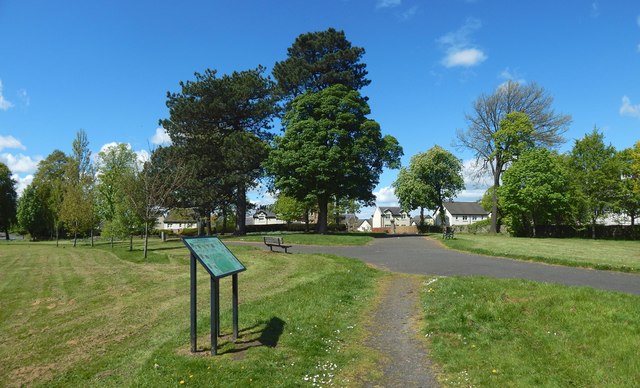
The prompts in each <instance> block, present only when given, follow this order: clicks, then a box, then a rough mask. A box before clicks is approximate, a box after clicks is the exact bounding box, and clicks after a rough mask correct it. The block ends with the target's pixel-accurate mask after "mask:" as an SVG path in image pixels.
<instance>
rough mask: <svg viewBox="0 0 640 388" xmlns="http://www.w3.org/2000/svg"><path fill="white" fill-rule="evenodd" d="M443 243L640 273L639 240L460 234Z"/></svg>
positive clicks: (502, 254)
mask: <svg viewBox="0 0 640 388" xmlns="http://www.w3.org/2000/svg"><path fill="white" fill-rule="evenodd" d="M442 242H443V243H444V244H445V245H446V246H448V247H449V248H453V249H459V250H463V251H468V252H473V253H479V254H484V255H490V256H499V257H510V258H514V259H524V260H534V261H541V262H546V263H550V264H561V265H568V266H574V267H587V268H595V269H607V270H617V271H626V272H640V241H612V240H583V239H556V238H516V237H508V236H491V235H481V234H476V235H474V234H465V233H460V234H456V238H455V239H453V240H442Z"/></svg>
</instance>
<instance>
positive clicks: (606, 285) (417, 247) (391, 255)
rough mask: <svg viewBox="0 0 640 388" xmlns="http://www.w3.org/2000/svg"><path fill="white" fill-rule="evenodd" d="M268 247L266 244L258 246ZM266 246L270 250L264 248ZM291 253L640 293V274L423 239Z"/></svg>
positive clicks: (427, 271)
mask: <svg viewBox="0 0 640 388" xmlns="http://www.w3.org/2000/svg"><path fill="white" fill-rule="evenodd" d="M259 245H262V246H263V247H264V244H259ZM265 248H266V247H265ZM289 252H291V253H298V252H305V253H329V254H335V255H340V256H346V257H352V258H356V259H360V260H362V261H365V262H367V263H371V264H373V265H376V266H379V267H383V268H386V269H389V270H390V271H394V272H402V273H410V274H427V275H442V276H454V275H462V276H470V275H480V276H489V277H495V278H518V279H528V280H534V281H540V282H550V283H560V284H565V285H570V286H588V287H593V288H600V289H604V290H611V291H622V292H626V293H631V294H638V295H640V275H637V274H627V273H622V272H614V271H598V270H591V269H582V268H574V267H564V266H558V265H548V264H542V263H534V262H526V261H519V260H511V259H502V258H494V257H488V256H481V255H474V254H467V253H461V252H458V251H454V250H449V249H445V248H443V247H442V245H441V244H440V243H439V242H438V241H437V240H431V239H428V238H425V237H422V236H398V237H386V238H377V239H375V240H374V241H373V242H372V243H371V244H368V245H365V246H355V247H326V246H311V245H294V246H293V247H292V248H290V249H289Z"/></svg>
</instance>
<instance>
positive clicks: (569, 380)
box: [422, 277, 640, 387]
mask: <svg viewBox="0 0 640 388" xmlns="http://www.w3.org/2000/svg"><path fill="white" fill-rule="evenodd" d="M422 302H423V307H424V310H425V318H424V329H423V330H424V332H423V333H424V335H425V336H426V337H428V341H429V342H430V344H431V357H432V359H433V360H434V361H435V362H436V363H437V364H438V365H439V366H440V368H441V370H442V372H443V373H442V376H441V378H442V381H443V383H444V384H445V385H446V386H467V387H470V386H490V387H538V386H544V387H568V386H577V387H638V386H640V357H638V349H640V297H638V296H635V295H626V294H621V293H615V292H605V291H599V290H594V289H590V288H578V287H566V286H559V285H550V284H544V283H535V282H529V281H524V280H496V279H487V278H477V277H476V278H469V277H465V278H432V279H429V280H427V281H426V282H425V283H424V286H423V292H422Z"/></svg>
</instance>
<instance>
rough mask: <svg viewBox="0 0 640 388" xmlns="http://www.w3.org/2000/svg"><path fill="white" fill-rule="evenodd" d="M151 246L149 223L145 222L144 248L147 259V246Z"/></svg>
mask: <svg viewBox="0 0 640 388" xmlns="http://www.w3.org/2000/svg"><path fill="white" fill-rule="evenodd" d="M148 246H149V223H148V222H145V223H144V248H142V250H143V252H144V254H143V256H144V259H145V260H147V248H148Z"/></svg>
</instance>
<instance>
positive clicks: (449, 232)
mask: <svg viewBox="0 0 640 388" xmlns="http://www.w3.org/2000/svg"><path fill="white" fill-rule="evenodd" d="M453 233H454V231H453V228H452V227H450V226H447V227H446V228H444V231H443V232H442V238H443V239H445V240H446V239H452V238H453Z"/></svg>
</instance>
